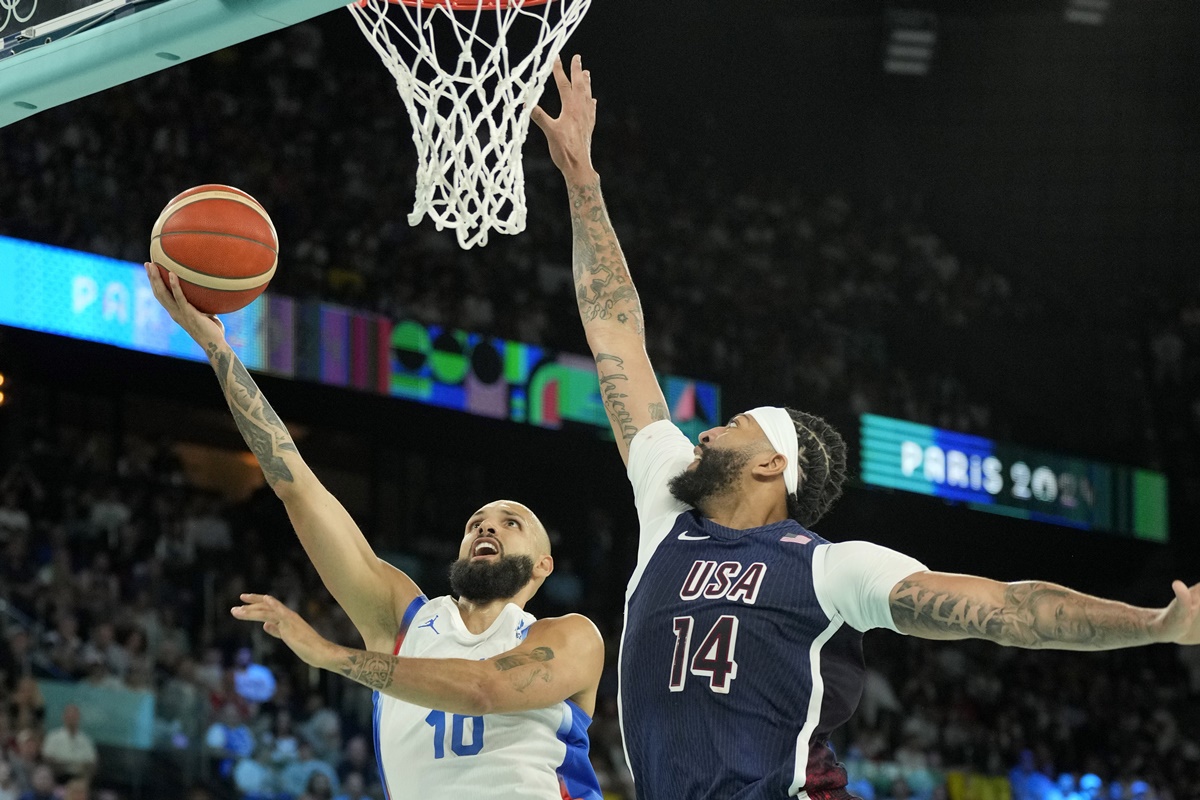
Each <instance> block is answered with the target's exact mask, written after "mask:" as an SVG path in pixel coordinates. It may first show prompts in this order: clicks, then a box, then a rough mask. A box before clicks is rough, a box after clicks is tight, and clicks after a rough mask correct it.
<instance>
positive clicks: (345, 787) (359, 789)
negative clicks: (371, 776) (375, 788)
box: [334, 772, 371, 800]
mask: <svg viewBox="0 0 1200 800" xmlns="http://www.w3.org/2000/svg"><path fill="white" fill-rule="evenodd" d="M334 800H371V795H369V794H367V790H366V787H365V785H364V781H363V776H362V775H361V774H359V773H357V772H348V773H346V775H345V776H344V777H343V778H342V793H341V794H339V795H338V796H337V797H335V798H334Z"/></svg>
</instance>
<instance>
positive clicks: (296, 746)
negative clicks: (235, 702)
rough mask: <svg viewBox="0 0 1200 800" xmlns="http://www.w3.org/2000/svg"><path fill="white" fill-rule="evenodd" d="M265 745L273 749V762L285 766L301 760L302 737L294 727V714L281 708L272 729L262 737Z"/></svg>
mask: <svg viewBox="0 0 1200 800" xmlns="http://www.w3.org/2000/svg"><path fill="white" fill-rule="evenodd" d="M262 741H263V743H264V744H266V745H267V746H269V747H270V748H271V762H272V763H274V764H275V765H276V766H283V765H284V764H290V763H291V762H293V761H295V760H297V759H298V758H300V737H298V736H297V735H296V732H295V730H294V729H293V727H292V712H290V711H288V710H287V709H286V708H281V709H279V710H278V711H276V712H275V716H274V717H273V718H272V720H271V729H270V730H269V731H266V732H264V733H263V735H262Z"/></svg>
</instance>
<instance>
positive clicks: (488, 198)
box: [348, 0, 591, 249]
mask: <svg viewBox="0 0 1200 800" xmlns="http://www.w3.org/2000/svg"><path fill="white" fill-rule="evenodd" d="M590 5H591V0H400V2H389V0H360V2H359V3H356V4H354V5H350V6H348V8H349V9H350V13H352V14H353V15H354V18H355V20H356V21H357V22H358V27H359V28H360V29H361V30H362V32H363V35H364V36H366V37H367V41H369V42H370V43H371V46H372V47H374V48H375V51H376V52H377V53H379V57H380V58H381V59H382V60H383V63H384V66H386V67H387V68H388V70H389V71H390V72H391V73H392V75H393V77H394V78H395V79H396V89H397V90H398V91H399V92H400V97H401V98H402V99H403V100H404V105H405V106H406V107H407V109H408V117H409V120H410V121H411V123H412V129H413V134H412V138H413V143H414V144H416V146H417V197H416V203H415V204H414V206H413V210H412V213H410V214H409V215H408V222H409V224H410V225H416V224H417V223H419V222H420V221H421V220H422V219H423V218H424V217H425V215H426V214H428V215H429V217H430V218H431V219H432V220H433V222H434V224H435V225H436V226H437V228H438V230H442V229H443V228H454V229H455V231H456V233H457V236H458V243H459V245H460V246H461V247H462V248H463V249H469V248H471V247H474V246H475V245H485V244H487V239H488V232H489V231H493V230H494V231H497V232H499V233H508V234H514V233H520V232H521V231H523V230H525V173H524V171H523V169H522V165H521V146H522V145H523V144H524V143H525V137H526V135H527V134H528V133H529V118H530V114H531V113H532V111H533V107H534V105H536V103H537V100H538V98H539V97H541V94H542V89H543V88H544V87H545V85H546V80H547V78H548V77H549V76H550V71H551V68H552V65H553V62H554V59H555V58H556V57H557V56H558V54H559V52H560V51H561V50H562V48H563V45H564V44H566V41H567V38H568V37H569V36H570V35H571V33H572V32H574V30H575V28H576V27H578V25H579V22H580V20H582V19H583V15H584V14H585V13H586V12H587V9H588V6H590ZM519 53H525V55H524V56H520V55H519Z"/></svg>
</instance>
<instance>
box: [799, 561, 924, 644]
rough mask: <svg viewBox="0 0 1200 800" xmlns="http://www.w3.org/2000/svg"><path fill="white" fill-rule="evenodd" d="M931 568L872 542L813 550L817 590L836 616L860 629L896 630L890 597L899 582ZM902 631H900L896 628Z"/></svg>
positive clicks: (814, 585) (827, 608)
mask: <svg viewBox="0 0 1200 800" xmlns="http://www.w3.org/2000/svg"><path fill="white" fill-rule="evenodd" d="M926 569H928V568H927V567H926V566H925V565H924V564H922V563H921V562H920V561H917V560H916V559H915V558H911V557H909V556H906V555H904V554H903V553H897V552H896V551H895V550H889V549H888V548H886V547H882V546H880V545H877V544H872V543H870V542H839V543H837V544H823V545H820V546H818V547H817V548H816V550H815V551H814V552H813V589H814V590H815V591H816V593H817V600H818V601H819V602H820V603H821V608H822V609H824V611H825V613H826V614H828V615H829V617H830V618H831V619H832V618H833V616H834V615H835V614H840V615H841V617H842V619H844V620H846V624H847V625H849V626H850V627H851V628H854V629H855V630H856V631H862V632H864V633H865V632H866V631H869V630H872V629H873V628H887V629H888V630H890V631H896V623H895V622H894V621H893V620H892V608H891V602H890V596H891V593H892V589H894V588H895V586H896V584H897V583H899V582H900V581H902V580H904V579H905V578H907V577H908V576H909V575H912V574H913V573H914V572H924V571H925V570H926ZM896 632H897V633H899V631H896Z"/></svg>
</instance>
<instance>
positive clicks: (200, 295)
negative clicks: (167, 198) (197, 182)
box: [150, 184, 279, 314]
mask: <svg viewBox="0 0 1200 800" xmlns="http://www.w3.org/2000/svg"><path fill="white" fill-rule="evenodd" d="M150 260H151V261H152V262H154V263H155V264H156V265H158V268H159V271H160V272H161V273H163V275H162V278H163V280H164V281H166V280H167V275H166V272H174V273H175V274H176V275H178V276H179V284H180V286H181V287H182V288H183V294H184V296H186V297H187V299H188V302H190V303H191V304H192V305H193V306H195V307H196V308H197V309H199V310H200V311H202V312H204V313H205V314H228V313H229V312H230V311H237V310H238V309H239V308H245V307H246V306H248V305H249V304H250V303H251V302H252V301H253V300H254V298H256V297H258V296H259V295H260V294H262V292H263V290H264V289H266V288H267V284H268V283H270V281H271V278H272V276H274V275H275V267H276V265H277V264H278V263H279V239H278V237H276V235H275V226H274V225H273V224H272V223H271V218H270V217H269V216H268V215H267V212H266V209H264V208H263V207H262V206H261V205H260V204H259V202H258V201H257V200H255V199H254V198H253V197H251V196H250V195H248V194H247V193H245V192H243V191H242V190H241V189H235V188H233V187H232V186H221V185H220V184H205V185H203V186H196V187H193V188H191V189H188V190H187V191H186V192H182V193H180V194H178V195H176V196H175V197H174V198H172V199H171V202H169V203H167V207H166V208H164V209H163V210H162V213H161V214H159V215H158V220H157V221H156V222H155V223H154V228H153V230H152V231H151V234H150Z"/></svg>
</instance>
